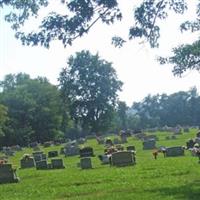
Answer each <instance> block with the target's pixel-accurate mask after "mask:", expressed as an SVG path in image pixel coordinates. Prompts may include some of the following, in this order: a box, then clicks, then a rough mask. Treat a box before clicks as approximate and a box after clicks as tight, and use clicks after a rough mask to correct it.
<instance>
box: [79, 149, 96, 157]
mask: <svg viewBox="0 0 200 200" xmlns="http://www.w3.org/2000/svg"><path fill="white" fill-rule="evenodd" d="M92 156H94V152H93V148H92V147H84V148H82V149H80V157H81V158H82V157H92Z"/></svg>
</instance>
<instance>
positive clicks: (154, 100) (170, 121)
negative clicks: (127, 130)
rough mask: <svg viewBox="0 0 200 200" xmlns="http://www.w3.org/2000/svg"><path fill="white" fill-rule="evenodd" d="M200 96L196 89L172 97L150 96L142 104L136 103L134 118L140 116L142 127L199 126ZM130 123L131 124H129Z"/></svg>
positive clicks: (164, 95)
mask: <svg viewBox="0 0 200 200" xmlns="http://www.w3.org/2000/svg"><path fill="white" fill-rule="evenodd" d="M199 102H200V96H199V95H198V94H197V90H196V88H192V89H191V90H189V91H188V92H182V91H180V92H177V93H174V94H171V95H169V96H168V95H166V94H162V95H153V96H151V95H148V96H147V97H145V98H144V100H143V101H142V102H138V103H134V104H133V106H132V110H134V111H135V113H134V115H133V116H138V117H139V119H140V123H139V124H140V126H141V127H156V126H157V127H159V126H165V125H168V126H176V125H177V124H179V125H182V126H185V125H190V126H195V125H199V124H200V121H199V117H198V116H199V114H200V103H199ZM129 123H130V122H129Z"/></svg>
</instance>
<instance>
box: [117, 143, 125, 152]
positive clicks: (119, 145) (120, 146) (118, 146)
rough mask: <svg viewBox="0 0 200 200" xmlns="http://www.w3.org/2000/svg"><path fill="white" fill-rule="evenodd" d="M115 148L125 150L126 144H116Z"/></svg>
mask: <svg viewBox="0 0 200 200" xmlns="http://www.w3.org/2000/svg"><path fill="white" fill-rule="evenodd" d="M115 148H116V149H117V151H123V150H124V146H123V145H121V144H117V145H115Z"/></svg>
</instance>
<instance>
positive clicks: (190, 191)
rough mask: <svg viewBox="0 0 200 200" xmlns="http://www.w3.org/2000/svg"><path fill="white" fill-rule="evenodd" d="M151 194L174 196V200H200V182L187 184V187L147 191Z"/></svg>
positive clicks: (167, 187)
mask: <svg viewBox="0 0 200 200" xmlns="http://www.w3.org/2000/svg"><path fill="white" fill-rule="evenodd" d="M146 191H147V192H150V193H159V195H160V196H163V197H166V196H173V197H174V199H176V200H180V199H184V200H199V199H200V180H195V181H193V182H190V183H187V184H185V185H181V186H178V185H177V186H176V187H170V186H164V187H161V188H158V189H152V190H151V189H150V190H146Z"/></svg>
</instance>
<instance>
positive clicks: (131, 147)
mask: <svg viewBox="0 0 200 200" xmlns="http://www.w3.org/2000/svg"><path fill="white" fill-rule="evenodd" d="M126 149H127V151H135V146H128V147H126Z"/></svg>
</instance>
